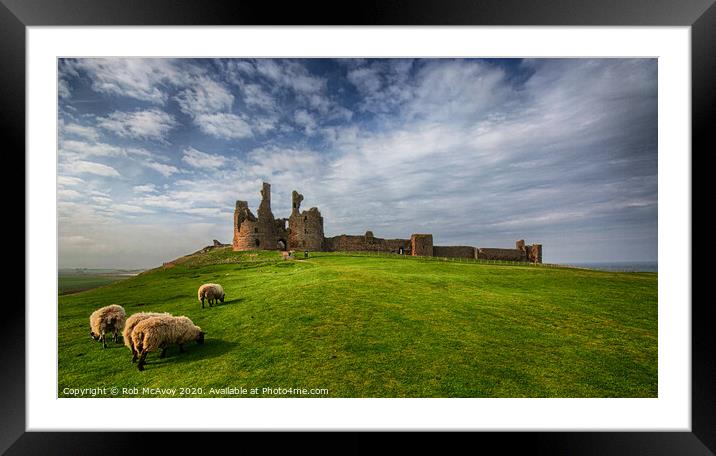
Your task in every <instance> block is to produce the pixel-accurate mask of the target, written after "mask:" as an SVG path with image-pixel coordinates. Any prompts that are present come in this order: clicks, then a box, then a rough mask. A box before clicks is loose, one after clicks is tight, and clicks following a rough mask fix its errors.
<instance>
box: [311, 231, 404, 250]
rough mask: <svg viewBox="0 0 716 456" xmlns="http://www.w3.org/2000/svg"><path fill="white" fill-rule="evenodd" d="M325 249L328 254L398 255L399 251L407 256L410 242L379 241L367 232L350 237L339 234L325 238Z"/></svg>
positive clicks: (379, 239)
mask: <svg viewBox="0 0 716 456" xmlns="http://www.w3.org/2000/svg"><path fill="white" fill-rule="evenodd" d="M324 246H325V249H326V250H327V251H329V252H340V251H344V252H366V251H367V252H388V253H398V252H399V251H400V249H401V248H402V249H403V252H404V253H405V254H407V253H408V252H409V250H410V240H408V239H381V238H377V237H374V236H373V234H372V233H371V232H370V231H368V232H367V233H366V234H365V235H363V236H350V235H346V234H341V235H340V236H334V237H331V238H326V240H325V244H324Z"/></svg>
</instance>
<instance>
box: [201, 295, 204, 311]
mask: <svg viewBox="0 0 716 456" xmlns="http://www.w3.org/2000/svg"><path fill="white" fill-rule="evenodd" d="M201 308H202V309H203V308H204V297H203V296H202V297H201Z"/></svg>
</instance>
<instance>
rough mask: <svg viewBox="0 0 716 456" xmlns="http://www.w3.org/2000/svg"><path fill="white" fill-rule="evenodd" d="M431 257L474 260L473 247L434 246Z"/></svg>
mask: <svg viewBox="0 0 716 456" xmlns="http://www.w3.org/2000/svg"><path fill="white" fill-rule="evenodd" d="M433 256H436V257H443V258H470V259H475V247H471V246H469V245H436V246H433Z"/></svg>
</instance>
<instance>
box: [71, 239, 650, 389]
mask: <svg viewBox="0 0 716 456" xmlns="http://www.w3.org/2000/svg"><path fill="white" fill-rule="evenodd" d="M205 282H217V283H220V284H222V285H223V287H224V289H225V291H226V301H225V302H224V303H223V304H220V305H218V306H215V307H212V308H209V307H208V306H207V307H206V308H204V309H202V308H201V304H200V303H199V302H198V301H197V297H196V290H197V288H198V287H199V285H201V284H202V283H205ZM109 304H120V305H122V306H124V308H125V310H126V311H127V314H128V315H130V314H132V313H135V312H139V311H166V312H171V313H172V314H175V315H186V316H188V317H189V318H191V319H192V320H193V321H194V323H196V324H197V325H199V326H201V327H202V329H203V330H204V331H205V332H206V333H207V334H206V342H205V344H204V345H197V344H190V345H187V346H186V349H187V353H184V354H179V352H178V349H177V348H176V347H174V348H170V349H169V353H168V355H169V356H168V357H166V358H164V359H159V357H158V353H151V354H150V355H149V357H148V358H147V359H148V364H147V366H146V370H145V371H144V372H139V371H138V370H137V369H136V365H135V364H132V363H131V354H130V352H129V350H128V349H127V348H126V347H124V346H123V345H120V344H114V343H109V347H108V348H107V349H105V350H103V349H102V347H101V344H99V343H96V342H93V341H91V340H90V338H89V323H88V317H89V315H90V313H91V312H92V311H94V310H95V309H97V308H99V307H102V306H105V305H109ZM58 343H59V345H58V346H59V365H58V372H59V382H58V395H59V396H60V397H68V396H72V395H73V393H72V392H71V390H68V389H66V388H96V387H107V388H111V387H117V388H119V394H118V395H119V396H125V397H126V396H132V397H134V396H157V395H159V396H172V397H181V395H180V390H179V389H180V388H201V390H190V391H189V393H195V395H194V396H192V397H197V396H199V397H210V396H213V397H239V396H235V395H232V393H236V392H237V391H238V390H236V389H234V390H227V389H224V390H221V389H222V388H242V387H243V388H246V389H247V392H246V393H244V394H242V396H243V397H268V396H281V397H297V396H302V397H656V396H657V275H656V274H652V273H614V272H602V271H591V270H580V269H568V268H547V267H535V266H528V265H520V266H517V265H509V266H508V265H486V264H479V263H474V262H445V261H437V260H436V259H432V258H413V257H398V256H368V255H358V254H343V253H315V254H312V256H311V258H309V259H296V260H288V261H284V260H282V259H281V258H280V255H279V253H277V252H232V251H231V249H230V248H225V249H217V250H213V251H210V252H208V253H202V254H196V255H192V256H188V257H184V258H182V259H180V260H177V261H175V262H174V263H173V265H170V267H168V268H158V269H154V270H150V271H147V272H144V273H142V274H140V275H138V276H136V277H133V278H130V279H127V280H123V281H121V282H116V283H113V284H110V285H106V286H103V287H100V288H96V289H93V290H90V291H86V292H82V293H77V294H73V295H65V296H60V297H59V341H58ZM132 387H136V388H138V390H136V391H127V392H126V393H125V394H123V393H122V388H132ZM267 387H268V388H305V389H307V390H310V389H313V388H319V389H325V390H322V391H319V392H318V394H317V395H312V396H311V395H307V394H305V392H300V393H297V392H296V391H295V390H293V392H287V391H283V392H279V391H275V390H274V391H271V392H265V391H263V390H262V389H263V388H267ZM143 388H176V389H177V391H176V392H174V393H172V392H169V391H161V392H157V391H155V390H143ZM212 388H215V390H213V391H212V390H211V389H212ZM252 388H258V391H254V393H255V394H251V393H252V391H251V389H252ZM326 390H327V391H326ZM114 395H115V394H114V393H112V392H111V390H107V391H101V390H100V393H99V396H107V397H112V396H114Z"/></svg>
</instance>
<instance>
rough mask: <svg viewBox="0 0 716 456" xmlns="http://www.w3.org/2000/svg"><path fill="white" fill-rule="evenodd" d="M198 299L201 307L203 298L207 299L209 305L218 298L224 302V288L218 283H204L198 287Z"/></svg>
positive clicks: (202, 306)
mask: <svg viewBox="0 0 716 456" xmlns="http://www.w3.org/2000/svg"><path fill="white" fill-rule="evenodd" d="M198 295H199V301H201V308H202V309H203V308H204V299H206V300H208V301H209V307H211V306H212V304H213V303H215V302H216V300H217V299H218V300H219V301H221V302H224V297H225V294H224V289H223V288H222V287H221V285H219V284H218V283H205V284H204V285H202V286H200V287H199V292H198Z"/></svg>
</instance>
